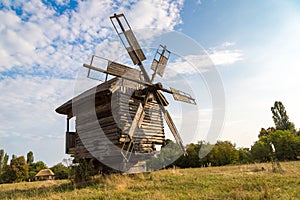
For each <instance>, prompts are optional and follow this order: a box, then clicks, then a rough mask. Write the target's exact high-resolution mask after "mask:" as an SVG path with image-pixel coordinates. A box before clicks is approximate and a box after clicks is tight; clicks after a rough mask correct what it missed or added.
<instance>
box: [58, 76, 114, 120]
mask: <svg viewBox="0 0 300 200" xmlns="http://www.w3.org/2000/svg"><path fill="white" fill-rule="evenodd" d="M117 80H119V79H118V78H113V79H111V80H109V81H106V82H104V83H101V84H99V85H97V86H95V87H92V88H90V89H88V90H86V91H85V92H82V93H81V94H79V95H77V96H75V97H74V98H72V99H70V100H69V101H67V102H65V103H64V104H62V105H61V106H59V107H58V108H56V110H55V111H56V112H57V113H59V114H64V115H67V114H68V113H72V103H74V101H79V100H81V99H84V98H86V97H89V96H91V95H95V94H96V93H101V92H103V91H108V90H110V89H111V87H112V86H113V85H114V83H116V82H117Z"/></svg>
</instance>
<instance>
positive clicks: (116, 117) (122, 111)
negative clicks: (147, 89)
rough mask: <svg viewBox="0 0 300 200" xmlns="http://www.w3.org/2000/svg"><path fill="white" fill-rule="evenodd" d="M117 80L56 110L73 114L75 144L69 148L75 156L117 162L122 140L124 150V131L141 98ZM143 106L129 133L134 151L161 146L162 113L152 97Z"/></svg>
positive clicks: (90, 91)
mask: <svg viewBox="0 0 300 200" xmlns="http://www.w3.org/2000/svg"><path fill="white" fill-rule="evenodd" d="M118 80H119V79H115V80H114V81H110V82H106V83H103V84H101V85H99V86H97V87H96V88H94V89H93V90H92V89H91V90H88V91H87V92H84V93H82V94H80V95H79V96H78V97H75V98H74V99H73V100H70V101H71V102H73V106H71V107H70V105H69V104H70V101H69V104H68V102H67V103H66V104H63V105H62V106H61V107H59V108H58V109H59V111H60V113H63V114H66V115H70V112H71V114H72V116H76V123H75V124H76V131H77V134H76V147H75V152H74V151H72V153H74V156H75V157H76V158H85V159H86V158H97V159H101V160H105V159H107V160H109V162H112V161H113V160H115V162H116V163H118V162H119V163H120V162H121V160H122V156H121V148H122V146H123V145H124V143H125V148H124V149H125V150H126V149H128V146H127V145H128V144H129V142H130V139H129V137H128V133H129V130H130V127H131V124H132V120H133V118H134V116H135V114H136V112H137V109H138V106H139V104H140V103H142V100H143V97H141V96H135V93H134V91H135V89H134V88H132V86H133V85H132V84H126V82H123V81H118ZM124 83H125V84H124ZM135 86H136V85H135ZM144 108H145V109H144V112H145V116H144V119H143V121H142V123H141V124H140V126H138V127H137V128H136V131H135V132H134V134H133V139H134V149H133V153H134V154H140V153H151V152H154V151H155V148H154V145H155V144H158V145H162V144H163V143H164V139H165V134H164V127H163V118H162V113H161V111H160V107H159V105H158V104H157V102H156V101H155V100H154V99H153V97H150V98H149V101H148V102H147V103H146V105H145V106H144ZM97 156H100V157H97Z"/></svg>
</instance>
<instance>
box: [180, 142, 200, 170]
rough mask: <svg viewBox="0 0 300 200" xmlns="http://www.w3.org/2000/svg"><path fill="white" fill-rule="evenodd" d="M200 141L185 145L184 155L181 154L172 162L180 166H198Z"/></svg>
mask: <svg viewBox="0 0 300 200" xmlns="http://www.w3.org/2000/svg"><path fill="white" fill-rule="evenodd" d="M200 148H201V143H198V144H193V143H191V144H189V145H187V147H186V155H181V156H180V157H179V158H178V160H176V161H175V162H174V165H176V166H178V167H181V168H188V167H200V158H199V150H200Z"/></svg>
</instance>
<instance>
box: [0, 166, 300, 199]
mask: <svg viewBox="0 0 300 200" xmlns="http://www.w3.org/2000/svg"><path fill="white" fill-rule="evenodd" d="M281 165H282V168H283V170H284V172H283V173H273V172H272V165H271V164H270V163H263V164H251V165H239V166H238V165H236V166H225V167H209V168H195V169H169V170H161V171H156V172H152V173H147V174H136V175H130V176H129V175H120V174H114V175H109V176H106V177H97V178H94V180H93V181H92V182H91V183H89V184H86V185H80V186H78V185H77V186H74V185H72V184H71V183H70V182H69V181H68V180H62V181H40V182H32V183H16V184H3V185H0V199H144V200H146V199H300V162H285V163H281ZM262 167H263V168H264V170H262Z"/></svg>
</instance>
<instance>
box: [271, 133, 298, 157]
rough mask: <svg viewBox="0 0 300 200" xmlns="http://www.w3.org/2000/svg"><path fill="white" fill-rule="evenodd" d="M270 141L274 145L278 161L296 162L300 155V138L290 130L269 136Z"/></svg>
mask: <svg viewBox="0 0 300 200" xmlns="http://www.w3.org/2000/svg"><path fill="white" fill-rule="evenodd" d="M268 141H269V142H272V143H273V144H274V147H275V150H276V151H275V155H276V157H277V159H278V160H282V161H286V160H296V159H297V156H298V155H300V137H299V136H296V135H295V134H294V133H293V132H292V131H290V130H284V131H283V130H276V131H275V132H273V133H271V134H270V135H269V136H268Z"/></svg>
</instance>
